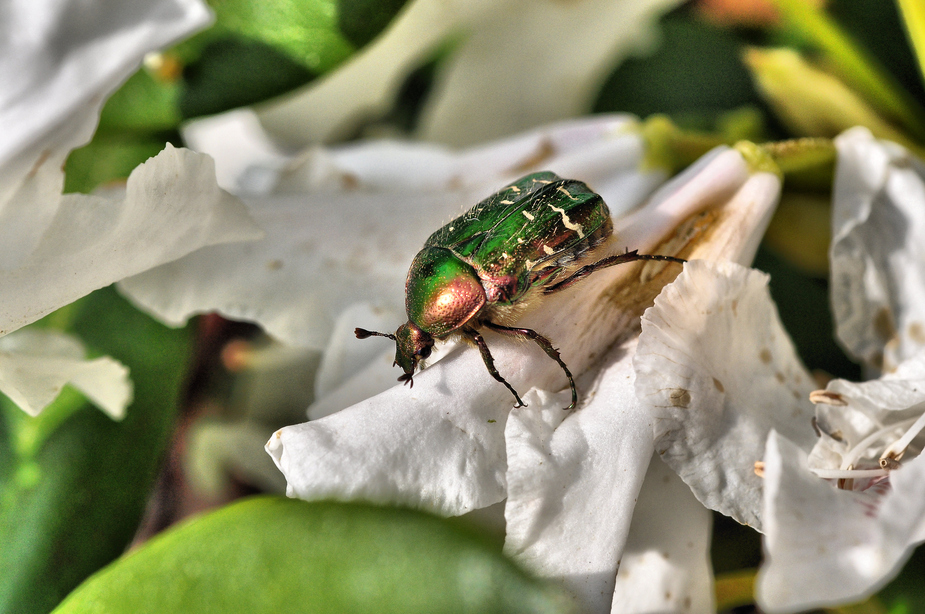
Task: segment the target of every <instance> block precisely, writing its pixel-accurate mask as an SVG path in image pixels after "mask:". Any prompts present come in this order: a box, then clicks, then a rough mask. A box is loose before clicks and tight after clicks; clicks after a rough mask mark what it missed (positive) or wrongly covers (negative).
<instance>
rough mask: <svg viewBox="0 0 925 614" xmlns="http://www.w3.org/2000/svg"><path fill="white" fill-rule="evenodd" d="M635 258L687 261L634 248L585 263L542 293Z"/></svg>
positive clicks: (563, 288)
mask: <svg viewBox="0 0 925 614" xmlns="http://www.w3.org/2000/svg"><path fill="white" fill-rule="evenodd" d="M637 260H659V261H662V262H677V263H678V264H684V263H685V262H687V260H683V259H681V258H675V257H674V256H653V255H649V254H640V253H639V252H638V251H637V250H635V249H634V250H633V251H631V252H626V253H625V254H617V255H616V256H608V257H607V258H603V259H601V260H598V261H597V262H592V263H591V264H587V265H585V266H583V267H581V268H580V269H578V270H577V271H575V272H574V273H572V274H571V275H569V276H568V277H566V278H565V279H563V280H562V281H560V282H558V283H555V284H553V285H551V286H548V287H546V288H543V294H552V293H553V292H558V291H559V290H565V289H566V288H568V287H569V286H571V285H572V284H574V283H576V282H578V281H580V280H582V279H584V278H585V277H587V276H588V275H590V274H591V273H593V272H594V271H599V270H601V269H606V268H607V267H611V266H616V265H618V264H624V263H626V262H635V261H637Z"/></svg>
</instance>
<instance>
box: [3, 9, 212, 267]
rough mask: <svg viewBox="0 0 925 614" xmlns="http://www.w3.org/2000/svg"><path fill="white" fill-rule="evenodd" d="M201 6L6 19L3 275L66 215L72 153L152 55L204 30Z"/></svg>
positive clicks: (36, 12)
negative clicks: (66, 169)
mask: <svg viewBox="0 0 925 614" xmlns="http://www.w3.org/2000/svg"><path fill="white" fill-rule="evenodd" d="M209 19H210V15H209V12H208V9H206V7H205V5H204V4H203V3H201V2H199V1H198V0H157V1H149V0H131V1H128V2H120V1H100V2H92V3H87V2H82V1H79V0H52V1H50V2H42V3H39V4H36V3H29V2H14V3H7V4H6V5H5V7H4V10H3V19H2V20H0V83H3V88H2V89H0V126H3V140H2V143H0V245H3V249H2V250H0V270H2V269H11V268H14V267H16V266H18V265H20V264H21V263H22V261H23V260H24V259H25V258H26V256H28V255H29V253H30V252H31V251H32V250H33V249H34V248H35V246H36V245H37V243H38V241H39V239H40V238H41V237H42V234H43V232H44V231H45V229H46V228H47V226H48V225H49V224H50V223H51V222H52V220H53V219H54V217H55V213H56V211H57V209H58V203H59V199H60V194H61V188H62V186H63V182H64V175H63V173H62V172H61V167H62V165H63V163H64V160H65V159H66V158H67V155H68V153H69V152H70V150H71V149H73V148H75V147H77V146H79V145H81V144H83V143H85V142H86V141H87V140H89V138H90V136H91V135H92V134H93V130H94V128H95V127H96V124H97V121H98V119H99V110H100V108H101V107H102V106H103V103H104V102H105V100H106V97H107V96H108V95H109V94H110V93H111V92H112V91H113V90H114V89H115V88H116V86H118V85H119V83H120V82H121V81H122V80H123V79H125V78H126V77H128V75H129V74H131V72H132V71H133V70H135V69H136V68H138V66H139V65H140V64H141V60H142V57H143V56H144V54H145V53H147V52H149V51H152V50H154V49H158V48H160V47H163V46H166V45H168V44H170V43H172V42H173V41H176V40H178V39H179V38H182V37H183V36H185V35H186V34H189V33H190V32H192V31H194V30H196V29H199V28H201V27H202V26H204V25H206V24H207V23H208V21H209Z"/></svg>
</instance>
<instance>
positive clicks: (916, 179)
mask: <svg viewBox="0 0 925 614" xmlns="http://www.w3.org/2000/svg"><path fill="white" fill-rule="evenodd" d="M835 144H836V146H837V147H838V166H837V168H836V175H835V188H834V195H833V203H834V206H833V211H832V227H833V229H832V247H831V261H832V307H833V310H834V312H835V320H836V332H837V334H838V338H839V339H840V340H841V342H842V343H843V344H844V345H845V346H846V347H847V349H848V350H849V351H850V352H851V353H852V354H853V355H855V356H857V357H858V358H860V359H862V360H864V361H865V362H867V363H868V364H869V365H873V366H874V367H876V368H878V369H879V368H882V369H883V370H886V371H889V370H892V369H893V368H895V367H896V366H897V365H898V364H899V363H900V362H902V361H903V360H905V359H907V358H909V357H910V356H912V355H913V354H915V353H916V352H918V351H920V350H922V349H925V166H923V164H922V161H921V160H918V159H916V158H915V157H913V156H912V154H910V153H909V152H908V151H906V150H905V149H903V148H901V147H900V146H898V145H895V144H893V143H889V142H886V141H878V140H876V139H874V138H873V136H872V135H871V134H870V132H869V131H868V130H866V129H865V128H854V129H852V130H849V131H848V132H846V133H844V134H842V135H841V136H839V137H838V138H837V139H835Z"/></svg>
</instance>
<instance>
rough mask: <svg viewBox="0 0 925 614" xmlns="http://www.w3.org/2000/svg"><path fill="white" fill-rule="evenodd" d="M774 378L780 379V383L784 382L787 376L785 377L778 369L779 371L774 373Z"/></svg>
mask: <svg viewBox="0 0 925 614" xmlns="http://www.w3.org/2000/svg"><path fill="white" fill-rule="evenodd" d="M774 379H776V380H777V381H778V383H781V384H783V383H784V381H785V380H786V379H787V378H786V377H784V374H783V373H781V372H780V371H778V372H776V373H775V374H774Z"/></svg>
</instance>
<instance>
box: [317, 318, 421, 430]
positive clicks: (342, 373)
mask: <svg viewBox="0 0 925 614" xmlns="http://www.w3.org/2000/svg"><path fill="white" fill-rule="evenodd" d="M402 317H403V314H402V313H401V312H399V311H397V310H390V309H376V308H374V307H372V306H371V305H370V304H369V303H357V304H355V305H351V306H350V307H347V309H345V310H344V312H343V313H341V315H340V317H338V318H337V321H336V322H335V323H334V328H333V329H332V331H331V340H330V341H329V342H328V347H327V348H326V349H325V350H324V354H323V355H322V358H321V365H320V366H319V367H318V373H317V374H315V398H318V399H320V398H323V397H325V396H326V395H327V394H329V393H330V392H331V391H333V390H335V389H336V388H338V387H340V386H341V385H342V384H343V383H344V381H345V380H347V379H348V378H350V377H351V376H352V375H354V374H356V373H358V372H359V371H361V370H362V369H363V368H364V367H365V366H366V365H368V364H369V363H371V362H373V361H374V360H376V359H377V358H379V357H380V356H381V355H382V353H383V352H382V349H383V347H387V344H377V343H359V342H358V341H359V340H358V339H357V338H356V335H355V334H354V329H356V328H357V325H360V326H361V327H362V328H365V329H367V330H373V331H387V332H391V331H392V329H393V328H395V323H396V322H399V321H401V319H402ZM438 355H439V354H438ZM380 362H381V361H380ZM388 366H389V372H390V373H392V370H391V367H392V361H391V360H389V362H388ZM394 384H395V378H394V377H393V378H391V382H390V383H389V387H391V386H392V385H394ZM383 390H385V388H382V389H381V390H376V391H375V392H373V393H371V394H367V395H366V396H364V397H360V398H359V399H357V400H356V401H355V402H358V401H361V400H363V399H366V398H369V397H371V396H374V395H376V394H379V393H380V392H382V391H383ZM348 405H353V403H349V404H348ZM343 407H347V405H344V406H342V407H341V408H339V409H342V408H343ZM320 417H321V416H312V419H316V418H320Z"/></svg>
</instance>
